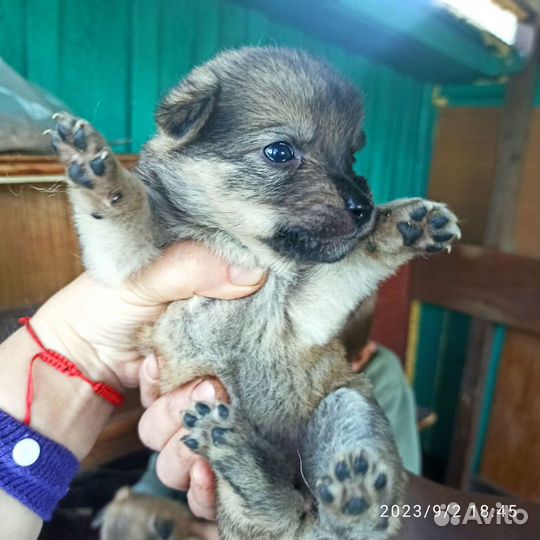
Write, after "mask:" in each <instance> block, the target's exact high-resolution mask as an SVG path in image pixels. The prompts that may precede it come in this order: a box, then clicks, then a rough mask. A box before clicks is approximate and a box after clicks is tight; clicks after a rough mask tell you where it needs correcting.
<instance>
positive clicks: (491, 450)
mask: <svg viewBox="0 0 540 540" xmlns="http://www.w3.org/2000/svg"><path fill="white" fill-rule="evenodd" d="M539 395H540V348H539V347H538V338H537V337H536V336H533V335H531V334H524V333H522V332H518V331H516V330H514V331H509V332H508V334H507V338H506V342H505V346H504V351H503V355H502V362H501V366H500V369H499V376H498V382H497V388H496V392H495V397H494V401H493V407H492V413H491V422H490V424H489V429H488V433H487V438H486V445H485V448H484V455H483V459H482V466H481V471H480V472H481V475H482V478H484V479H487V480H488V481H489V482H492V483H494V484H496V485H497V486H501V487H502V488H504V489H505V490H506V491H509V492H511V493H512V494H514V495H519V496H521V497H524V498H526V499H531V500H535V501H540V408H539V407H538V396H539Z"/></svg>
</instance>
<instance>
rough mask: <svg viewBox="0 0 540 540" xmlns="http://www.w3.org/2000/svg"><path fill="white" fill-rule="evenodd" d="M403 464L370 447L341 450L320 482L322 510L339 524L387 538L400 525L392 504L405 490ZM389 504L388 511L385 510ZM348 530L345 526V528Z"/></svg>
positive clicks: (331, 520)
mask: <svg viewBox="0 0 540 540" xmlns="http://www.w3.org/2000/svg"><path fill="white" fill-rule="evenodd" d="M403 484H404V474H403V471H402V470H401V468H396V467H395V466H393V465H391V464H390V463H385V460H384V459H383V457H382V456H381V455H378V454H377V453H376V452H374V451H370V452H368V451H367V449H357V450H354V451H350V452H345V453H340V454H337V455H336V456H335V457H334V459H333V460H332V462H331V465H330V470H329V471H328V474H327V475H326V476H324V477H322V478H321V479H320V480H319V481H318V482H317V485H316V491H317V498H318V500H319V511H320V512H321V513H325V514H326V516H323V517H326V518H327V519H328V520H329V521H330V522H331V523H334V524H335V526H336V527H342V528H343V527H344V528H345V529H347V530H348V531H349V532H351V533H352V534H356V535H359V536H362V538H363V537H364V535H366V537H369V538H384V537H386V536H387V535H389V534H391V533H393V532H394V531H396V530H397V528H398V527H399V519H398V518H397V517H392V515H391V513H390V508H391V506H392V504H396V502H397V499H396V495H397V494H399V493H401V492H402V490H403ZM385 506H386V508H387V509H388V512H385ZM343 530H344V529H343Z"/></svg>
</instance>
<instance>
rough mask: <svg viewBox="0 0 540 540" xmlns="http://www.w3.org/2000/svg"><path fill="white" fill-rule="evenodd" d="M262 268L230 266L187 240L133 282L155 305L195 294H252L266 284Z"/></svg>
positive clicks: (224, 295) (173, 247)
mask: <svg viewBox="0 0 540 540" xmlns="http://www.w3.org/2000/svg"><path fill="white" fill-rule="evenodd" d="M263 278H264V271H263V270H262V269H260V268H255V269H253V268H252V269H243V268H236V267H229V266H228V265H227V264H226V263H225V261H223V260H222V259H219V258H218V257H217V256H216V255H215V254H213V253H212V252H210V251H209V250H208V249H206V248H205V247H204V246H202V245H200V244H196V243H194V242H184V243H182V244H177V245H174V246H171V247H170V248H169V249H168V250H167V251H166V252H165V253H164V255H163V256H162V257H161V258H160V259H158V260H157V261H156V262H155V263H154V264H153V265H151V266H149V267H148V268H147V269H145V270H143V271H142V272H141V273H140V274H139V276H138V277H137V278H136V279H135V280H134V281H132V282H131V285H132V287H133V288H134V289H135V292H136V293H137V294H138V295H139V296H140V297H141V299H142V300H144V301H146V302H148V303H151V304H155V303H165V302H170V301H172V300H182V299H185V298H191V297H192V296H194V295H199V296H207V297H211V298H223V299H226V300H229V299H233V298H241V297H244V296H248V295H250V294H253V293H254V292H255V291H256V290H258V289H259V288H260V287H261V286H262V285H263V284H264V279H263Z"/></svg>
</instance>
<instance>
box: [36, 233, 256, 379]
mask: <svg viewBox="0 0 540 540" xmlns="http://www.w3.org/2000/svg"><path fill="white" fill-rule="evenodd" d="M263 283H264V279H263V271H262V270H260V269H252V270H246V269H242V268H233V267H229V266H227V264H226V263H225V262H224V261H222V260H220V259H218V258H217V257H216V256H215V255H214V254H212V253H211V252H210V251H208V250H207V249H206V248H204V247H203V246H201V245H199V244H195V243H193V242H186V243H182V244H178V245H175V246H172V247H171V248H169V249H168V250H167V251H166V252H165V253H164V255H163V256H162V257H161V258H160V259H158V260H157V261H155V262H154V263H153V264H152V265H150V266H149V267H147V268H145V269H143V270H142V271H141V272H140V273H139V274H137V275H136V276H134V277H133V278H132V279H130V280H128V281H127V282H125V283H124V284H122V285H121V286H120V287H118V288H114V287H107V286H105V285H103V284H101V283H99V282H98V281H96V280H95V279H93V278H92V277H91V276H90V275H89V274H87V273H84V274H82V275H81V276H79V277H78V278H77V279H75V280H74V281H73V282H71V283H70V284H69V285H67V286H66V287H64V288H63V289H61V290H60V291H59V292H58V293H56V294H55V295H54V296H53V297H52V298H51V299H50V300H48V301H47V302H46V303H45V304H44V305H43V306H42V307H41V308H40V309H39V310H38V312H37V313H36V314H35V316H34V318H33V321H32V322H33V326H34V328H35V330H36V332H37V334H38V335H39V336H40V338H41V340H42V342H43V343H44V344H45V346H46V347H47V348H50V349H53V350H55V351H57V352H59V353H61V354H64V355H65V356H67V357H68V358H69V359H71V360H73V361H74V362H75V363H76V364H78V365H79V366H80V367H81V369H83V370H84V371H85V373H86V374H87V375H88V376H90V378H92V379H94V380H101V381H105V382H107V383H109V384H112V385H113V386H116V387H122V386H124V387H131V386H136V385H137V384H138V376H139V368H140V364H141V361H142V358H141V356H140V353H139V351H138V350H137V348H136V339H135V336H136V333H137V331H138V329H139V328H140V327H141V326H143V325H146V324H151V323H153V322H154V321H155V320H156V319H157V318H158V317H159V316H160V315H161V313H162V312H163V311H164V309H165V308H166V306H167V304H168V303H169V302H171V301H173V300H182V299H186V298H190V297H192V296H193V295H199V296H207V297H211V298H222V299H225V300H228V299H235V298H241V297H244V296H248V295H250V294H253V293H254V292H255V291H257V289H259V288H260V287H261V286H262V284H263Z"/></svg>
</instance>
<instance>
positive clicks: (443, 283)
mask: <svg viewBox="0 0 540 540" xmlns="http://www.w3.org/2000/svg"><path fill="white" fill-rule="evenodd" d="M413 278H414V279H413V298H415V299H418V300H421V301H423V302H427V303H430V304H436V305H439V306H442V307H446V308H448V309H453V310H455V311H460V312H462V313H467V314H469V315H473V316H475V317H478V318H480V319H483V320H486V321H490V322H495V323H501V324H507V325H509V326H512V327H516V328H521V329H523V330H528V331H533V332H536V333H538V332H539V331H540V319H539V316H540V315H539V314H540V262H539V261H538V260H537V259H533V258H529V257H522V256H519V255H509V254H504V253H500V252H498V251H495V250H490V249H484V248H480V247H476V246H470V245H458V246H457V247H456V248H455V249H454V251H453V252H452V253H451V254H450V255H440V256H438V257H433V258H432V259H430V260H424V259H418V260H416V261H415V262H414V263H413Z"/></svg>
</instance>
